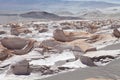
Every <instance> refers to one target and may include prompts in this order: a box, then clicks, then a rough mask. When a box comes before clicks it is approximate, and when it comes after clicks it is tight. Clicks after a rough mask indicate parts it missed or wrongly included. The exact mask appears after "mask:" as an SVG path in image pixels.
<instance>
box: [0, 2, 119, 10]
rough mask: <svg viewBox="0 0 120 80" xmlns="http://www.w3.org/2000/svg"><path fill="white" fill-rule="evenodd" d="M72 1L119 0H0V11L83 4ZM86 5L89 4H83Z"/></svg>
mask: <svg viewBox="0 0 120 80" xmlns="http://www.w3.org/2000/svg"><path fill="white" fill-rule="evenodd" d="M66 1H68V2H66ZM71 1H72V2H73V3H72V2H71ZM74 1H96V2H98V1H99V2H109V3H113V4H114V3H115V4H120V0H0V11H8V10H10V11H12V10H18V11H21V10H22V11H24V10H42V11H43V10H45V11H53V10H66V9H65V8H67V9H68V8H69V9H71V10H78V9H79V7H81V6H80V5H83V6H84V4H83V3H82V4H79V3H81V2H77V3H74ZM70 2H71V3H70ZM76 4H77V5H76ZM86 5H88V6H91V5H89V4H85V6H86ZM95 5H97V4H95Z"/></svg>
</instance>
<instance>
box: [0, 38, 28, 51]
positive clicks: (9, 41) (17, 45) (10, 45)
mask: <svg viewBox="0 0 120 80" xmlns="http://www.w3.org/2000/svg"><path fill="white" fill-rule="evenodd" d="M28 43H29V40H27V39H24V38H19V37H13V38H12V37H5V38H3V39H1V44H2V45H3V46H4V47H6V48H7V49H11V50H15V49H22V48H24V47H25V46H26V45H27V44H28Z"/></svg>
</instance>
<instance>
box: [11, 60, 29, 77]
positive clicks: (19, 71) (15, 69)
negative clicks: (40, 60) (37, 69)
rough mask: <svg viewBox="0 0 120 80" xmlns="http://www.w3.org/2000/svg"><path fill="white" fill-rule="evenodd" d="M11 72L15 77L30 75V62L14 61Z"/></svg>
mask: <svg viewBox="0 0 120 80" xmlns="http://www.w3.org/2000/svg"><path fill="white" fill-rule="evenodd" d="M10 70H11V71H12V73H13V74H15V75H29V74H30V72H31V70H30V67H29V62H28V61H27V60H25V59H23V58H21V59H20V58H18V60H16V61H14V62H13V63H12V64H11V66H10Z"/></svg>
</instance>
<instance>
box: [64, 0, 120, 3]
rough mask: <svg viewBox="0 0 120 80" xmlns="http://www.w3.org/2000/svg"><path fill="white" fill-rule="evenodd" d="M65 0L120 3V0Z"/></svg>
mask: <svg viewBox="0 0 120 80" xmlns="http://www.w3.org/2000/svg"><path fill="white" fill-rule="evenodd" d="M63 1H104V2H113V3H120V0H63Z"/></svg>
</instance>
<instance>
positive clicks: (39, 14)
mask: <svg viewBox="0 0 120 80" xmlns="http://www.w3.org/2000/svg"><path fill="white" fill-rule="evenodd" d="M0 16H7V17H9V16H16V17H17V16H19V17H23V18H32V19H49V20H51V19H54V20H63V19H64V20H65V19H67V20H69V19H70V20H71V19H81V18H79V17H72V16H59V15H57V14H54V13H49V12H45V11H31V12H26V13H21V14H9V13H5V14H3V13H2V14H0Z"/></svg>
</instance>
